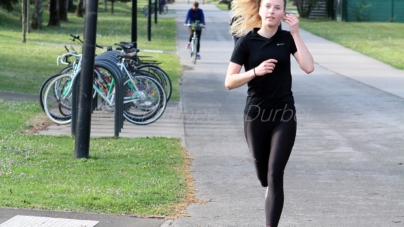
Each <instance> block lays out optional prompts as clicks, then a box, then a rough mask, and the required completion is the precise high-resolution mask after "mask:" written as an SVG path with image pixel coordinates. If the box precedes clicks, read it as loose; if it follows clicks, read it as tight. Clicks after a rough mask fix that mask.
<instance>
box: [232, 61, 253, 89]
mask: <svg viewBox="0 0 404 227" xmlns="http://www.w3.org/2000/svg"><path fill="white" fill-rule="evenodd" d="M241 67H242V66H241V65H239V64H236V63H233V62H230V63H229V67H228V68H227V74H226V80H225V82H224V86H225V87H226V88H227V89H228V90H231V89H234V88H238V87H241V86H243V85H244V84H246V83H248V82H249V81H250V80H252V79H254V77H255V74H254V70H253V69H251V70H249V71H247V72H244V73H240V71H241Z"/></svg>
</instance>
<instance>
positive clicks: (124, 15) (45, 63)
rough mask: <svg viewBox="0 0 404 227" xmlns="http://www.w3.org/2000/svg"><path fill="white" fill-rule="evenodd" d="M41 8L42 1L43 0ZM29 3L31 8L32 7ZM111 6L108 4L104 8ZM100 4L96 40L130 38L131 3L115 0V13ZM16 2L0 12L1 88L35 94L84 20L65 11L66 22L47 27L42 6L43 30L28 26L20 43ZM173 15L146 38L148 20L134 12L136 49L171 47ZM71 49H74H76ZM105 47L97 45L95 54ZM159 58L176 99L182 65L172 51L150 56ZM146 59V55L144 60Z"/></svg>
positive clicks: (140, 3)
mask: <svg viewBox="0 0 404 227" xmlns="http://www.w3.org/2000/svg"><path fill="white" fill-rule="evenodd" d="M100 2H101V1H100ZM43 5H44V6H46V5H47V4H46V2H45V1H44V4H43ZM144 5H146V1H138V10H140V9H142V8H143V6H144ZM32 7H33V6H31V10H30V11H31V12H32V11H33V8H32ZM108 7H110V5H109V6H108ZM103 9H104V6H103V5H102V4H100V6H99V14H98V23H97V44H99V45H102V46H113V44H114V43H117V42H120V41H131V10H132V9H131V4H130V3H120V2H116V3H115V6H114V9H115V11H114V12H115V13H114V14H111V13H110V12H104V10H103ZM20 12H21V10H20V4H17V5H15V9H14V11H12V12H10V13H8V12H6V11H5V10H2V9H1V10H0V31H1V32H0V49H1V55H0V68H1V69H2V70H1V71H0V90H1V91H12V92H21V93H30V94H37V93H38V92H39V88H40V86H41V84H42V82H43V81H44V80H45V79H46V78H48V77H49V76H51V75H53V74H56V73H57V72H59V71H60V70H61V69H62V68H63V66H62V65H59V66H58V65H56V58H57V56H58V55H59V54H62V53H65V52H66V51H65V49H64V47H63V46H64V45H70V44H73V45H75V46H76V47H77V48H78V49H80V47H81V45H80V44H79V42H78V41H76V42H73V41H71V38H70V36H69V34H71V33H73V34H77V35H80V37H83V32H84V29H83V26H84V18H77V17H75V15H74V14H73V13H69V15H68V18H69V22H62V23H61V27H60V28H55V27H47V26H46V25H47V22H48V18H49V13H48V11H47V10H46V8H44V10H43V23H42V26H43V29H42V30H31V33H29V34H27V43H25V44H23V43H22V42H21V40H22V34H21V22H20V19H19V18H20ZM175 23H176V22H175V18H159V20H158V24H157V25H155V24H154V23H153V24H152V38H151V41H150V42H149V41H148V40H147V30H146V28H147V26H146V24H147V21H146V18H145V17H144V15H143V13H141V12H139V13H138V48H139V49H141V50H142V49H151V50H163V51H166V52H168V53H170V52H175V50H176V38H175V36H176V27H175ZM77 48H76V49H77ZM103 51H105V49H104V50H99V49H97V53H100V52H103ZM140 55H150V56H153V57H154V58H155V59H158V60H159V61H161V62H162V65H160V66H161V67H162V68H163V70H165V71H166V72H167V73H168V75H169V76H170V78H171V80H172V84H173V85H174V88H173V89H174V90H173V95H172V99H171V100H172V101H179V89H178V84H179V82H180V73H181V70H182V67H181V65H180V63H179V59H178V57H177V55H176V54H166V53H165V54H158V55H157V54H151V53H146V52H145V53H142V52H140ZM148 59H149V58H148Z"/></svg>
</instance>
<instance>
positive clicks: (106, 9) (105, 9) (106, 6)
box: [104, 0, 108, 12]
mask: <svg viewBox="0 0 404 227" xmlns="http://www.w3.org/2000/svg"><path fill="white" fill-rule="evenodd" d="M107 4H108V0H104V11H105V12H107V11H108V5H107Z"/></svg>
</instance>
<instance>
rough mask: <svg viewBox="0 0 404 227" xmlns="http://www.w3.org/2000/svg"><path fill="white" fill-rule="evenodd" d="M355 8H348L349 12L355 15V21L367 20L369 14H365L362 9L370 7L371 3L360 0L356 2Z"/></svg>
mask: <svg viewBox="0 0 404 227" xmlns="http://www.w3.org/2000/svg"><path fill="white" fill-rule="evenodd" d="M356 5H357V8H351V7H350V8H349V9H348V10H349V12H351V13H352V14H353V15H355V17H356V21H368V20H369V14H365V13H364V11H365V10H366V9H367V8H369V7H371V6H372V4H367V3H366V2H365V1H364V0H361V2H360V3H356Z"/></svg>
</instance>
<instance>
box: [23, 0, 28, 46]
mask: <svg viewBox="0 0 404 227" xmlns="http://www.w3.org/2000/svg"><path fill="white" fill-rule="evenodd" d="M27 1H29V0H22V1H21V4H22V5H21V23H22V42H23V43H26V42H27V40H26V34H27Z"/></svg>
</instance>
